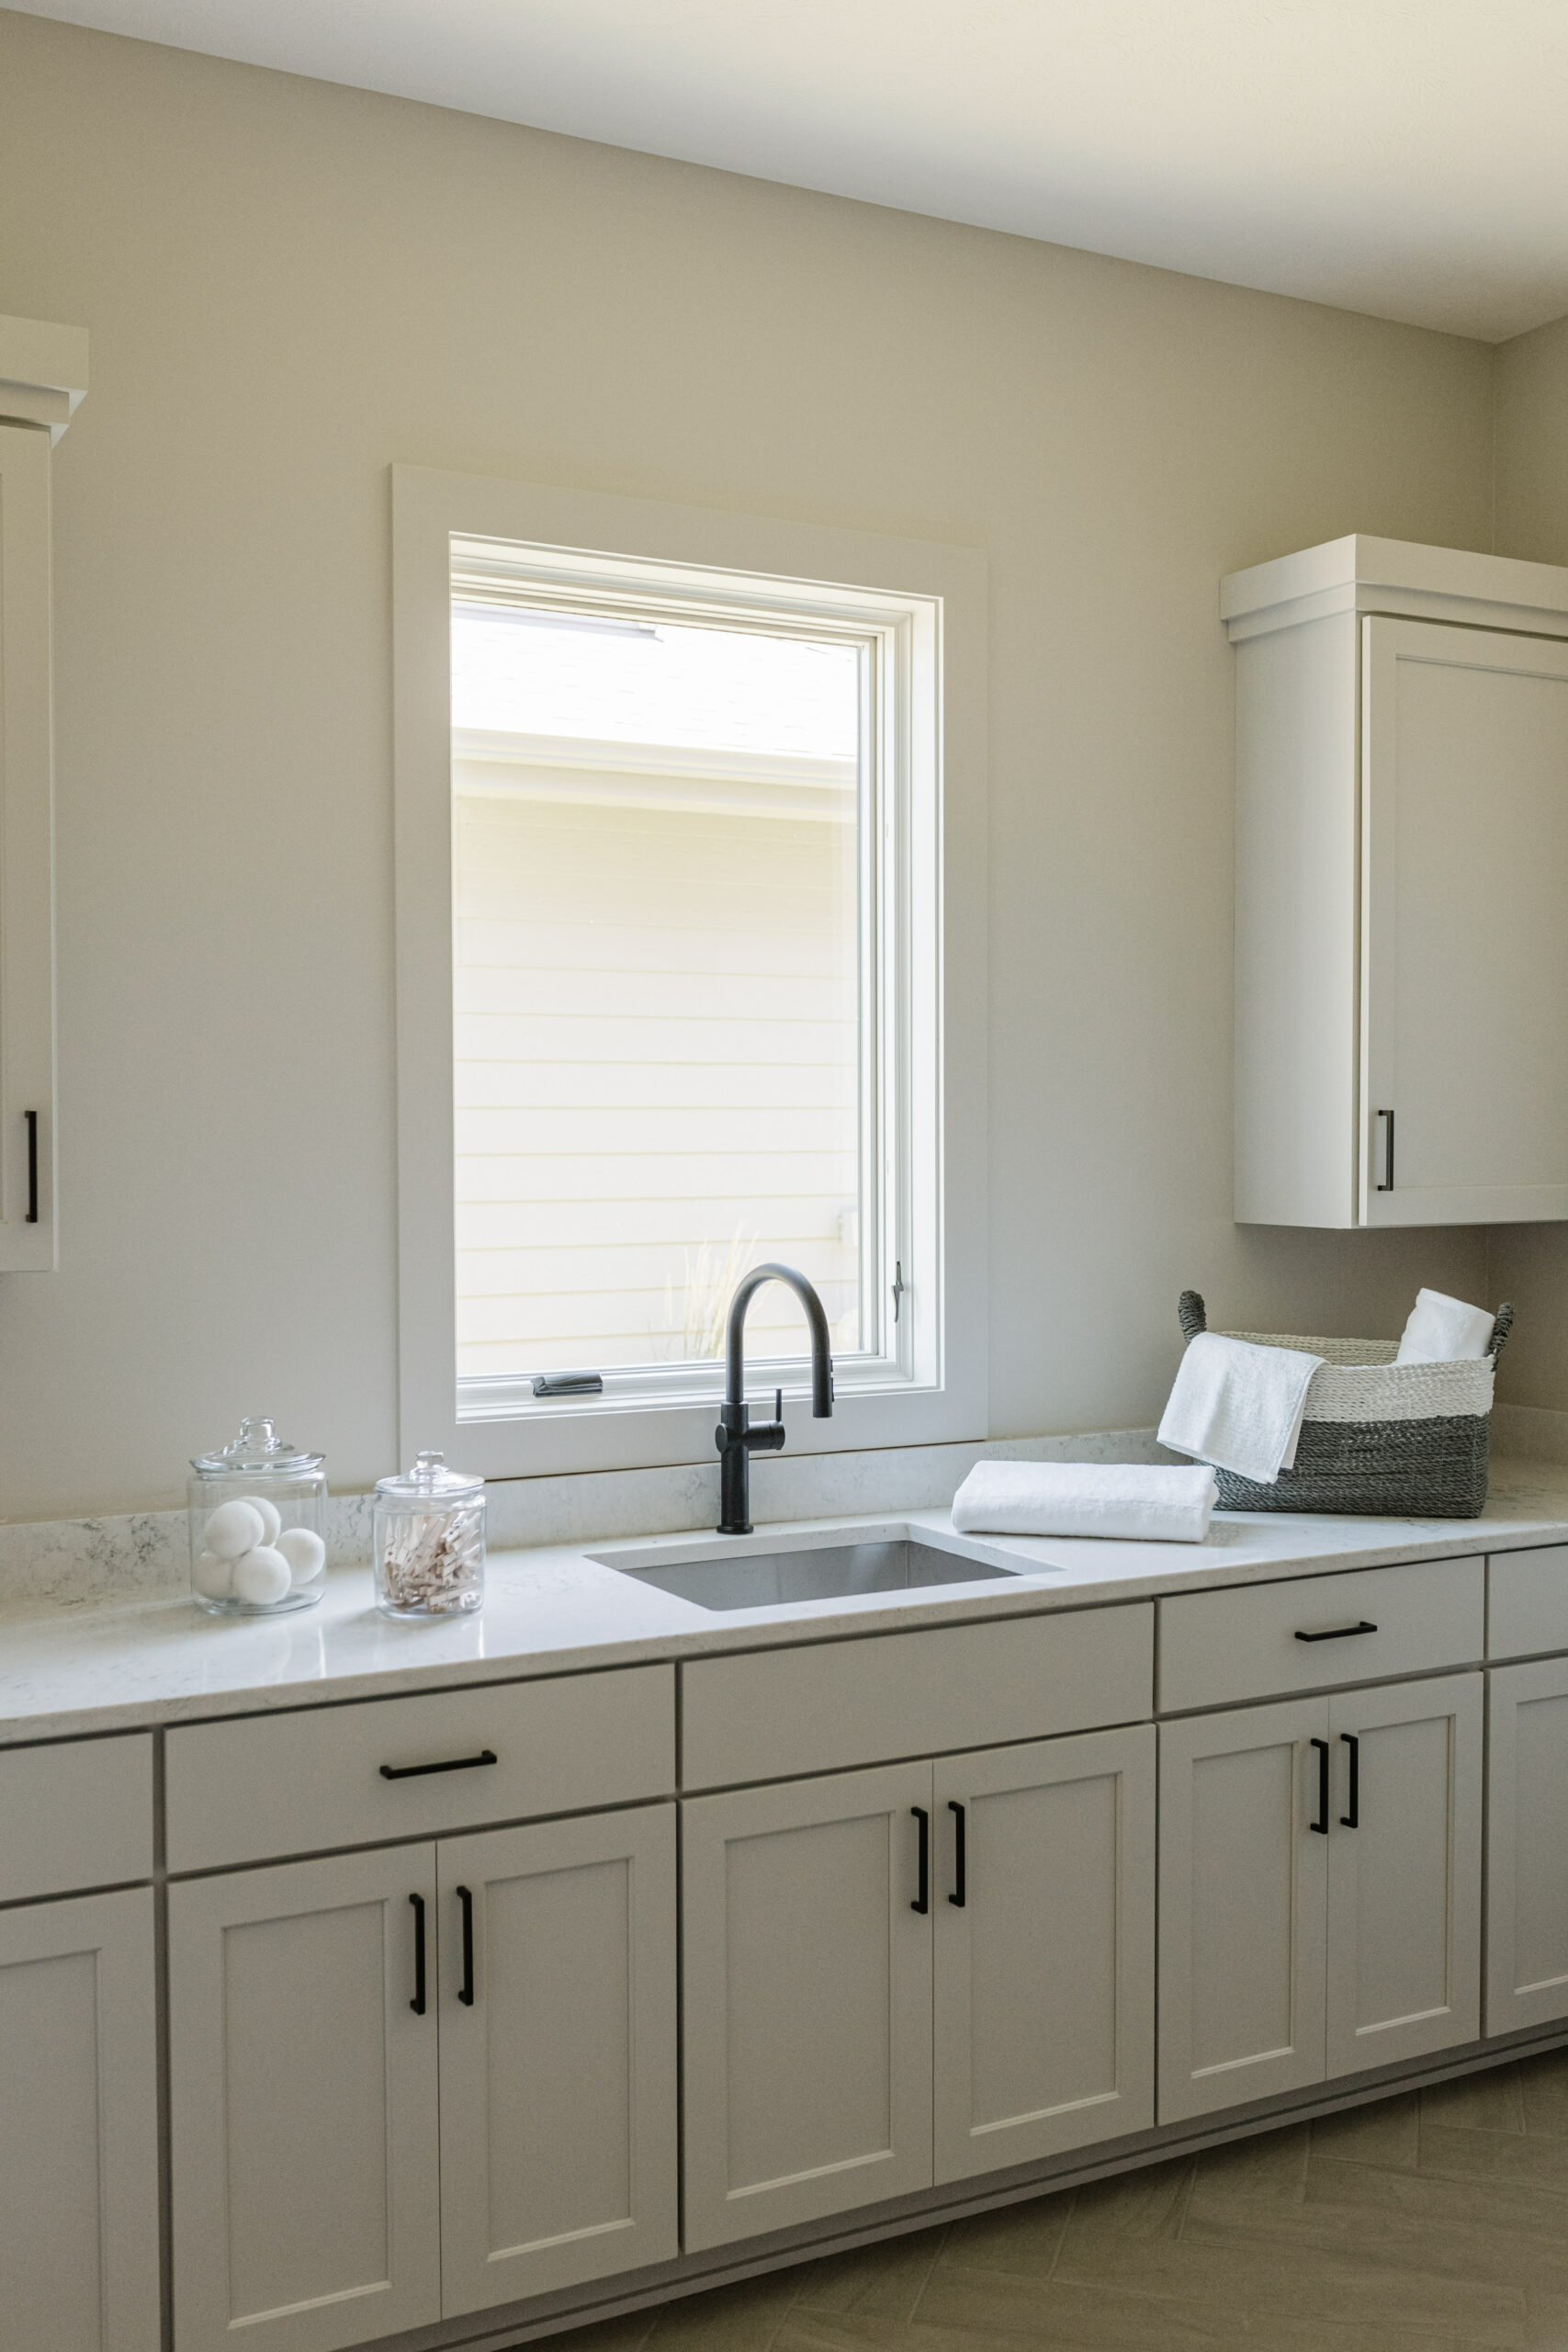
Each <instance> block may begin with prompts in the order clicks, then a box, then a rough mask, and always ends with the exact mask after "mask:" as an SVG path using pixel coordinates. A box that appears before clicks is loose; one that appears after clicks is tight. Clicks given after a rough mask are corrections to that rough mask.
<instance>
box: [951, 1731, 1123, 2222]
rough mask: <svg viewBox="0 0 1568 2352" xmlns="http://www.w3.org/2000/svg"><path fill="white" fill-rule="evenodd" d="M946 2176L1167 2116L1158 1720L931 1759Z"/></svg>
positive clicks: (1024, 2159)
mask: <svg viewBox="0 0 1568 2352" xmlns="http://www.w3.org/2000/svg"><path fill="white" fill-rule="evenodd" d="M934 1797H935V1803H934V1807H933V1811H932V1816H931V1817H932V1821H933V1824H934V1826H935V1834H936V1837H937V1840H938V1852H939V1858H940V1861H939V1867H938V1870H937V1871H936V1876H935V1882H934V1887H933V1900H932V1922H931V1924H932V1932H933V1935H934V1938H935V1985H934V1997H935V2005H936V2007H935V2038H934V2052H935V2083H934V2098H935V2149H936V2177H937V2179H938V2180H939V2181H944V2180H964V2179H966V2178H968V2177H970V2176H972V2175H974V2174H976V2173H985V2172H996V2171H998V2170H1000V2169H1001V2167H1002V2166H1003V2165H1017V2164H1028V2163H1032V2162H1033V2161H1034V2160H1035V2159H1036V2158H1038V2157H1041V2156H1049V2155H1055V2154H1059V2153H1060V2152H1061V2151H1062V2150H1064V2149H1066V2148H1081V2147H1085V2146H1088V2145H1089V2144H1091V2143H1093V2142H1095V2141H1097V2140H1111V2139H1115V2138H1116V2137H1118V2136H1119V2135H1120V2134H1121V2133H1122V2132H1124V2131H1147V2130H1148V2129H1149V2127H1150V2126H1151V2125H1152V2124H1153V2122H1154V2120H1155V2112H1154V2109H1155V2100H1154V2042H1155V1730H1154V1726H1153V1724H1138V1725H1136V1726H1135V1727H1134V1728H1133V1729H1131V1730H1127V1731H1108V1732H1094V1733H1091V1734H1089V1736H1087V1737H1084V1738H1080V1739H1046V1740H1037V1741H1033V1742H1032V1743H1031V1744H1030V1745H1029V1746H1027V1747H1003V1748H987V1749H984V1750H982V1751H981V1752H980V1753H979V1754H977V1755H971V1756H954V1757H949V1758H943V1759H942V1761H940V1762H939V1763H938V1764H937V1766H936V1768H935V1785H934Z"/></svg>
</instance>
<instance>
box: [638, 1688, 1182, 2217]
mask: <svg viewBox="0 0 1568 2352" xmlns="http://www.w3.org/2000/svg"><path fill="white" fill-rule="evenodd" d="M1154 1768H1155V1735H1154V1732H1153V1729H1152V1727H1150V1726H1147V1725H1144V1726H1139V1727H1137V1728H1135V1729H1134V1730H1130V1731H1122V1732H1107V1733H1099V1734H1092V1735H1089V1736H1085V1737H1082V1738H1074V1739H1062V1740H1042V1741H1037V1742H1032V1743H1030V1744H1029V1745H1028V1746H1025V1747H1014V1748H1008V1749H1001V1750H997V1749H987V1750H983V1751H981V1752H979V1753H977V1754H975V1755H970V1756H962V1757H954V1758H945V1759H943V1760H942V1762H940V1763H938V1764H936V1765H934V1766H933V1765H931V1764H929V1763H918V1764H899V1765H893V1766H888V1767H886V1768H885V1769H882V1770H872V1771H863V1772H846V1773H841V1774H835V1775H833V1776H832V1777H831V1778H829V1779H824V1780H812V1781H792V1782H788V1783H785V1784H784V1785H783V1786H772V1787H764V1788H758V1789H748V1790H743V1791H740V1792H736V1793H734V1794H730V1795H725V1796H716V1797H703V1798H698V1799H695V1800H694V1801H692V1802H690V1803H688V1804H686V1806H685V1807H684V1820H683V1825H682V1841H683V1842H682V1899H683V1918H684V1953H685V1985H684V2032H685V2043H684V2048H685V2188H686V2231H685V2242H686V2246H687V2248H688V2250H689V2251H695V2250H698V2249H701V2248H705V2247H710V2246H716V2245H726V2244H728V2243H730V2242H731V2241H733V2240H735V2239H738V2238H745V2237H751V2236H755V2235H757V2234H759V2233H761V2232H764V2231H768V2230H774V2229H782V2228H784V2227H787V2226H789V2225H791V2224H795V2223H800V2222H809V2221H814V2220H817V2219H819V2218H820V2217H822V2216H824V2215H827V2214H830V2213H837V2212H843V2211H851V2210H852V2209H854V2208H856V2207H859V2206H863V2205H870V2204H874V2203H877V2202H879V2201H880V2200H882V2199H886V2198H890V2197H898V2196H903V2195H906V2194H908V2192H909V2191H911V2190H914V2189H919V2188H928V2187H930V2186H931V2183H932V2181H933V2180H938V2181H944V2180H956V2179H963V2178H965V2177H969V2176H971V2175H973V2174H976V2173H980V2172H989V2171H996V2170H998V2169H999V2168H1001V2167H1003V2166H1005V2165H1011V2164H1021V2163H1025V2162H1027V2161H1029V2160H1030V2159H1031V2158H1032V2157H1033V2156H1036V2155H1038V2154H1045V2153H1050V2152H1052V2151H1054V2150H1056V2149H1060V2148H1068V2147H1075V2146H1079V2145H1083V2144H1086V2143H1090V2142H1093V2141H1097V2140H1103V2139H1109V2138H1112V2137H1115V2136H1116V2135H1117V2134H1119V2133H1121V2132H1123V2131H1136V2130H1139V2129H1142V2128H1144V2127H1145V2126H1146V2125H1147V2124H1148V2123H1150V2122H1151V2121H1152V2120H1153V2050H1152V2022H1153V2013H1154V1923H1153V1902H1152V1895H1153V1879H1154V1797H1155V1769H1154Z"/></svg>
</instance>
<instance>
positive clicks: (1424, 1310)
mask: <svg viewBox="0 0 1568 2352" xmlns="http://www.w3.org/2000/svg"><path fill="white" fill-rule="evenodd" d="M1495 1319H1496V1318H1495V1316H1494V1315H1493V1313H1492V1309H1491V1308H1490V1307H1489V1306H1466V1305H1465V1303H1464V1301H1463V1299H1462V1298H1450V1297H1449V1296H1448V1295H1446V1293H1444V1292H1443V1291H1440V1290H1418V1291H1417V1292H1416V1304H1415V1306H1413V1307H1412V1308H1411V1310H1410V1320H1409V1322H1408V1323H1406V1325H1405V1327H1404V1338H1403V1339H1402V1340H1400V1342H1399V1353H1398V1354H1397V1355H1396V1356H1395V1357H1394V1363H1461V1361H1463V1359H1465V1358H1466V1357H1472V1356H1483V1355H1484V1354H1485V1353H1486V1351H1487V1349H1488V1348H1489V1347H1490V1346H1491V1344H1492V1326H1493V1323H1494V1322H1495Z"/></svg>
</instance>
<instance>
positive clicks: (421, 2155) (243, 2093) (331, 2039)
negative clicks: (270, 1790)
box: [169, 1845, 441, 2352]
mask: <svg viewBox="0 0 1568 2352" xmlns="http://www.w3.org/2000/svg"><path fill="white" fill-rule="evenodd" d="M435 1926H436V1922H435V1849H434V1847H433V1846H428V1845H424V1846H404V1847H392V1848H389V1849H384V1850H382V1851H380V1852H377V1853H368V1854H350V1855H345V1856H342V1857H339V1858H335V1859H333V1860H323V1861H310V1862H295V1863H290V1864H287V1865H285V1866H284V1867H282V1868H280V1869H276V1870H254V1871H236V1872H234V1873H233V1874H232V1875H231V1876H229V1877H222V1878H209V1879H197V1880H193V1881H188V1882H186V1883H181V1884H177V1885H175V1886H173V1887H171V1888H170V1890H169V2016H170V2051H169V2056H170V2075H171V2080H170V2131H171V2137H172V2142H173V2154H174V2173H173V2199H174V2273H175V2347H176V2352H218V2347H219V2346H225V2345H231V2344H232V2343H234V2342H235V2341H236V2340H239V2339H240V2338H242V2337H243V2341H244V2342H245V2343H246V2344H248V2345H255V2346H258V2347H260V2346H266V2345H276V2346H279V2348H280V2352H339V2348H340V2347H341V2346H346V2345H351V2344H361V2343H365V2342H367V2341H369V2340H371V2339H374V2338H375V2337H378V2336H382V2335H396V2334H398V2333H399V2332H400V2330H402V2329H404V2328H412V2327H421V2326H427V2325H429V2324H431V2323H432V2322H433V2321H434V2320H437V2319H439V2317H440V2315H441V2298H440V2253H439V2245H438V2228H439V2221H438V2202H439V2199H438V2185H437V2154H436V2151H437V2107H436V2078H437V2070H436V2052H435V2042H436V2032H437V2022H438V2021H437V2007H438V2004H437V2000H436V1955H435ZM422 1959H423V1965H422Z"/></svg>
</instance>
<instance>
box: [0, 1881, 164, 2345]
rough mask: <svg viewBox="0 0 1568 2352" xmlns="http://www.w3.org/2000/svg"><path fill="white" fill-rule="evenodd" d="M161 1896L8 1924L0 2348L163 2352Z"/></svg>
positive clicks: (83, 1904) (41, 1911) (0, 2034)
mask: <svg viewBox="0 0 1568 2352" xmlns="http://www.w3.org/2000/svg"><path fill="white" fill-rule="evenodd" d="M156 2052H157V2020H156V2010H155V1999H154V1977H153V1939H152V1890H151V1888H146V1887H143V1888H140V1889H137V1890H135V1891H133V1892H131V1893H130V1894H93V1895H86V1896H84V1897H82V1898H81V1899H80V1900H78V1901H74V1902H59V1903H39V1904H34V1905H28V1906H27V1907H26V1908H24V1909H19V1910H16V1911H4V1912H0V2344H4V2345H6V2346H16V2347H17V2352H35V2348H36V2352H41V2347H43V2346H48V2352H158V2347H159V2346H160V2344H161V2341H162V2336H161V2316H160V2309H159V2276H158V2086H157V2057H156Z"/></svg>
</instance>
